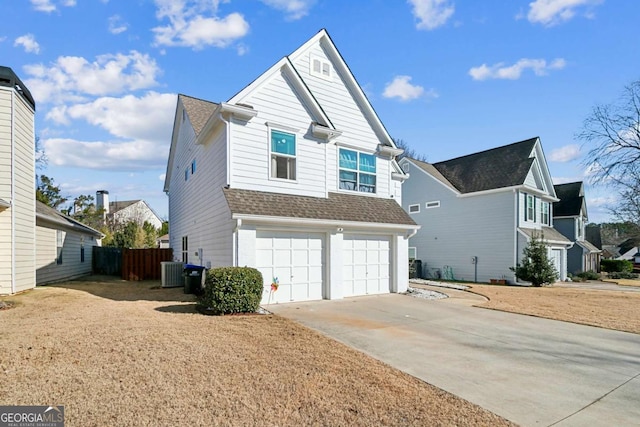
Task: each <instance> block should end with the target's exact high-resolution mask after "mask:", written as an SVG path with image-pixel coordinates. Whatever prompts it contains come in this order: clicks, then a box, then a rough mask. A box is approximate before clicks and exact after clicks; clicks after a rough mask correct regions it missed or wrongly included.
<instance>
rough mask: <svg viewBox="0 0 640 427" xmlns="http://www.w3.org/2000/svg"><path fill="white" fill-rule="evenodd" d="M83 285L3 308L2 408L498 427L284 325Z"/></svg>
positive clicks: (88, 415) (467, 407) (210, 421)
mask: <svg viewBox="0 0 640 427" xmlns="http://www.w3.org/2000/svg"><path fill="white" fill-rule="evenodd" d="M94 279H95V281H93V282H71V283H67V284H62V285H58V286H48V287H43V288H38V289H35V290H33V291H30V292H27V293H24V294H21V295H17V296H13V297H10V298H3V300H7V299H8V300H10V301H12V302H14V303H15V307H14V308H11V309H7V310H0V404H14V405H15V404H19V405H28V404H33V405H47V404H52V405H54V404H55V405H64V406H65V413H66V421H67V424H66V425H68V426H107V425H112V426H116V425H117V426H140V425H148V426H160V425H207V426H211V425H220V426H225V425H228V426H251V425H260V426H293V425H295V426H300V425H319V426H321V425H326V426H354V425H355V426H358V425H359V426H374V425H375V426H379V425H398V426H410V425H416V426H427V425H429V426H431V425H434V426H435V425H470V426H473V425H477V426H487V425H491V426H501V425H509V423H508V422H507V421H505V420H504V419H502V418H500V417H498V416H496V415H494V414H492V413H490V412H488V411H486V410H484V409H482V408H480V407H478V406H476V405H473V404H471V403H469V402H467V401H465V400H462V399H460V398H458V397H455V396H453V395H451V394H449V393H447V392H444V391H442V390H440V389H438V388H436V387H433V386H431V385H429V384H426V383H424V382H422V381H419V380H417V379H416V378H414V377H411V376H409V375H407V374H404V373H402V372H400V371H398V370H395V369H392V368H391V367H389V366H388V365H385V364H383V363H381V362H379V361H377V360H375V359H372V358H370V357H368V356H366V355H364V354H362V353H359V352H357V351H355V350H353V349H351V348H349V347H346V346H345V345H342V344H340V343H337V342H335V341H333V340H330V339H329V338H327V337H325V336H323V335H320V334H318V333H316V332H314V331H312V330H310V329H307V328H305V327H303V326H300V325H298V324H296V323H294V322H292V321H289V320H287V319H284V318H281V317H278V316H274V315H252V316H225V317H208V316H203V315H200V314H196V312H195V304H194V302H193V301H194V299H193V297H192V296H190V295H184V294H183V293H182V290H181V289H153V288H152V286H153V285H156V286H157V283H154V284H153V285H150V284H149V283H148V282H147V283H127V282H120V281H115V282H113V281H111V282H102V281H100V278H94ZM416 363H420V362H419V361H416Z"/></svg>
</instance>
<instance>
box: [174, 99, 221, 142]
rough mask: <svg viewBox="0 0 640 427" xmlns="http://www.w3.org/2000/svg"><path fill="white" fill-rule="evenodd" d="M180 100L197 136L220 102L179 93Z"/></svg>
mask: <svg viewBox="0 0 640 427" xmlns="http://www.w3.org/2000/svg"><path fill="white" fill-rule="evenodd" d="M178 100H179V102H182V105H183V106H184V110H185V111H186V113H187V116H189V121H190V122H191V126H193V130H194V131H195V133H196V136H198V135H199V134H200V132H201V131H202V129H203V128H204V125H205V124H207V121H208V120H209V118H210V117H211V115H212V114H213V112H214V111H215V109H216V107H218V104H216V103H215V102H210V101H205V100H204V99H198V98H193V97H191V96H187V95H183V94H178Z"/></svg>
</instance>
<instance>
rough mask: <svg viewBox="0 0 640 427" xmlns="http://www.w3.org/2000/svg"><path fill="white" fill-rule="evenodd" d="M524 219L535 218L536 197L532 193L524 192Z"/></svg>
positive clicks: (530, 219)
mask: <svg viewBox="0 0 640 427" xmlns="http://www.w3.org/2000/svg"><path fill="white" fill-rule="evenodd" d="M524 219H525V221H534V222H535V220H536V199H535V197H533V195H532V194H525V217H524Z"/></svg>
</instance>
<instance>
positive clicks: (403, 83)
mask: <svg viewBox="0 0 640 427" xmlns="http://www.w3.org/2000/svg"><path fill="white" fill-rule="evenodd" d="M410 82H411V76H396V77H394V79H393V80H392V81H391V82H390V83H387V85H386V86H385V88H384V92H383V93H382V96H384V97H385V98H399V99H400V100H401V101H411V100H413V99H417V98H420V97H421V96H423V95H425V91H424V88H423V87H422V86H418V85H412V84H411V83H410ZM427 95H429V96H430V97H437V94H435V92H434V91H433V90H430V91H428V92H427Z"/></svg>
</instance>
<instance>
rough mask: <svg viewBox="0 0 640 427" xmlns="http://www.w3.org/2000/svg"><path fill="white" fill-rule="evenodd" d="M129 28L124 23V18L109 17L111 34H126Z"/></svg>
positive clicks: (117, 16)
mask: <svg viewBox="0 0 640 427" xmlns="http://www.w3.org/2000/svg"><path fill="white" fill-rule="evenodd" d="M128 28H129V27H128V25H127V23H125V22H122V18H121V17H120V16H119V15H113V16H110V17H109V32H110V33H111V34H120V33H124V32H125V31H127V29H128Z"/></svg>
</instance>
